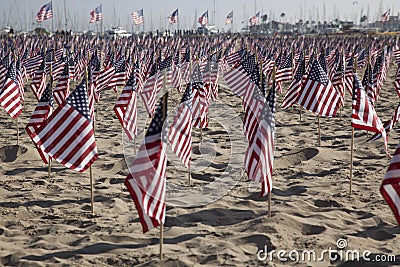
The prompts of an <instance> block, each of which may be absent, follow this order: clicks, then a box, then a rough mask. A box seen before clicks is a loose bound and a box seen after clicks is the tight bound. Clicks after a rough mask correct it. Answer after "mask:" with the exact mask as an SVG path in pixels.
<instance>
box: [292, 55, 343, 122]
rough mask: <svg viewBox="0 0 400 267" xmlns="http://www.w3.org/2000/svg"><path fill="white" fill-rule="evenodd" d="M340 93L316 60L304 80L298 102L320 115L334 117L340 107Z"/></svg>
mask: <svg viewBox="0 0 400 267" xmlns="http://www.w3.org/2000/svg"><path fill="white" fill-rule="evenodd" d="M339 101H340V95H339V93H338V92H337V91H336V89H335V88H334V87H333V85H332V83H331V81H330V80H329V78H328V76H327V74H326V73H325V71H324V70H323V69H322V67H321V66H320V65H319V63H318V61H317V60H314V62H313V65H312V66H311V69H310V72H309V73H308V75H307V77H306V78H305V79H304V80H303V89H302V91H301V92H300V94H299V97H298V100H297V103H298V104H299V105H301V106H302V107H303V108H305V109H307V110H309V111H311V112H314V113H316V114H318V115H320V116H328V117H333V116H335V115H336V112H337V110H338V109H339Z"/></svg>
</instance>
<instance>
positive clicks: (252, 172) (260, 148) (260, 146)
mask: <svg viewBox="0 0 400 267" xmlns="http://www.w3.org/2000/svg"><path fill="white" fill-rule="evenodd" d="M275 100H276V91H275V86H273V88H272V89H271V90H270V92H269V95H268V97H267V101H266V102H265V104H264V106H263V108H262V110H261V113H260V116H259V118H258V129H257V131H256V134H255V138H254V140H250V141H249V146H248V149H247V152H246V157H245V164H244V165H245V170H246V173H247V175H248V177H249V178H250V179H251V180H253V181H256V182H259V183H261V185H262V189H261V194H260V196H265V195H267V194H269V193H270V192H271V190H272V171H273V162H274V149H275V148H274V135H275Z"/></svg>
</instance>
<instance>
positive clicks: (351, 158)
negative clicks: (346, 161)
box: [349, 126, 354, 195]
mask: <svg viewBox="0 0 400 267" xmlns="http://www.w3.org/2000/svg"><path fill="white" fill-rule="evenodd" d="M353 150H354V127H353V126H352V127H351V148H350V188H349V195H351V186H352V183H353Z"/></svg>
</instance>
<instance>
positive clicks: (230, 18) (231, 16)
mask: <svg viewBox="0 0 400 267" xmlns="http://www.w3.org/2000/svg"><path fill="white" fill-rule="evenodd" d="M232 22H233V11H231V12H229V13H228V15H227V16H226V20H225V25H228V24H232Z"/></svg>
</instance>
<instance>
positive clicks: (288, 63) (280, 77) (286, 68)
mask: <svg viewBox="0 0 400 267" xmlns="http://www.w3.org/2000/svg"><path fill="white" fill-rule="evenodd" d="M292 64H293V56H292V53H290V54H289V55H288V56H287V57H286V59H285V61H284V62H283V64H282V65H281V66H279V69H278V70H277V71H276V75H275V81H276V82H277V83H282V82H286V81H290V80H292Z"/></svg>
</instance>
